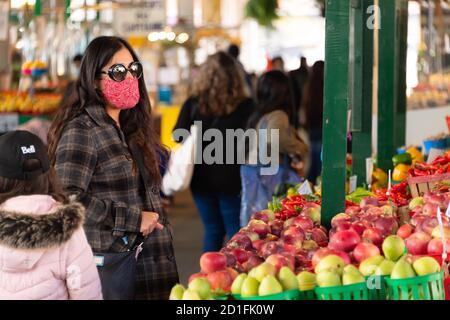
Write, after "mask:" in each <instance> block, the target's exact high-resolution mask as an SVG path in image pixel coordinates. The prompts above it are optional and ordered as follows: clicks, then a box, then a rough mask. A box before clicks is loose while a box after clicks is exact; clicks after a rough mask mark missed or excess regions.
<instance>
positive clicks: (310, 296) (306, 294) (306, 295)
mask: <svg viewBox="0 0 450 320" xmlns="http://www.w3.org/2000/svg"><path fill="white" fill-rule="evenodd" d="M299 300H317V295H316V292H315V291H314V290H308V291H299Z"/></svg>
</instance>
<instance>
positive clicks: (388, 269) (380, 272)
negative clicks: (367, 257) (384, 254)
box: [375, 260, 395, 276]
mask: <svg viewBox="0 0 450 320" xmlns="http://www.w3.org/2000/svg"><path fill="white" fill-rule="evenodd" d="M394 266H395V262H394V261H391V260H384V261H383V262H382V263H380V265H379V266H378V268H377V270H376V271H375V275H376V276H388V275H390V274H391V273H392V269H394Z"/></svg>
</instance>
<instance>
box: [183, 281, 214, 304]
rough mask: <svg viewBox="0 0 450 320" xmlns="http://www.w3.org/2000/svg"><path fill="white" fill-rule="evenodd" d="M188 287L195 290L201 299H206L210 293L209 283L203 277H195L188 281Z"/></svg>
mask: <svg viewBox="0 0 450 320" xmlns="http://www.w3.org/2000/svg"><path fill="white" fill-rule="evenodd" d="M188 289H189V290H192V291H195V292H197V293H198V295H199V297H200V299H202V300H207V299H208V298H209V297H210V295H211V284H210V283H209V281H208V279H205V278H195V279H194V280H192V281H191V282H190V283H189V286H188Z"/></svg>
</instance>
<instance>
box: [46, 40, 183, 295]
mask: <svg viewBox="0 0 450 320" xmlns="http://www.w3.org/2000/svg"><path fill="white" fill-rule="evenodd" d="M150 111H151V107H150V101H149V98H148V95H147V91H146V88H145V82H144V78H143V74H142V66H141V64H140V62H139V59H138V57H137V55H136V53H135V52H134V51H133V49H132V48H131V46H130V45H129V44H128V43H127V42H126V41H124V40H123V39H120V38H117V37H99V38H96V39H94V40H93V41H92V42H91V43H90V44H89V46H88V48H87V49H86V52H85V54H84V57H83V61H82V64H81V70H80V76H79V78H78V80H77V81H76V84H75V87H74V90H72V94H71V96H70V97H69V99H67V100H66V103H65V104H63V105H62V106H60V109H59V110H58V113H57V115H56V118H55V121H54V123H53V124H52V127H51V129H50V133H49V153H50V157H51V162H52V163H53V165H55V168H56V172H57V174H58V176H59V178H60V179H61V181H62V184H63V187H64V189H65V191H66V192H67V193H68V194H70V195H73V196H75V197H76V198H77V200H78V201H80V202H81V203H82V204H83V205H84V206H85V207H86V220H85V225H84V228H85V231H86V234H87V238H88V241H89V243H90V245H91V247H92V249H93V251H94V253H95V252H109V253H124V252H127V251H129V250H133V248H135V246H136V245H137V244H139V243H141V242H142V241H143V242H144V243H143V247H142V248H143V250H142V252H141V253H140V255H139V256H138V259H137V267H136V279H135V299H167V298H168V296H169V294H170V289H171V287H172V286H173V285H175V284H176V283H177V282H178V272H177V267H176V262H175V257H174V250H173V246H172V240H173V237H172V231H171V225H170V224H169V222H168V220H167V218H166V216H165V214H164V212H163V210H162V205H161V198H160V181H161V176H160V173H159V158H160V157H159V154H160V153H161V152H162V147H161V146H160V144H159V140H158V136H157V133H156V132H154V131H153V128H152V125H151V124H152V121H151V112H150ZM102 281H103V279H102ZM102 284H103V285H105V284H104V283H102ZM105 299H108V297H107V296H105Z"/></svg>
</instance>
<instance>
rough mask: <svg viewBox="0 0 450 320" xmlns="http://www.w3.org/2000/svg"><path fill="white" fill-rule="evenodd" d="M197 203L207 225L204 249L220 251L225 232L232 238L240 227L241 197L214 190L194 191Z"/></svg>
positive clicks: (204, 223) (206, 250) (205, 250)
mask: <svg viewBox="0 0 450 320" xmlns="http://www.w3.org/2000/svg"><path fill="white" fill-rule="evenodd" d="M192 195H193V197H194V201H195V204H196V206H197V209H198V211H199V212H200V218H201V219H202V222H203V225H204V227H205V236H204V238H203V251H204V252H209V251H219V250H220V249H221V248H222V246H223V242H224V238H225V234H226V235H227V236H228V238H231V237H232V236H233V235H234V234H235V233H237V232H238V231H239V229H240V227H239V211H240V205H241V197H240V196H239V195H234V196H233V195H227V194H222V193H214V192H199V191H193V192H192Z"/></svg>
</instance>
